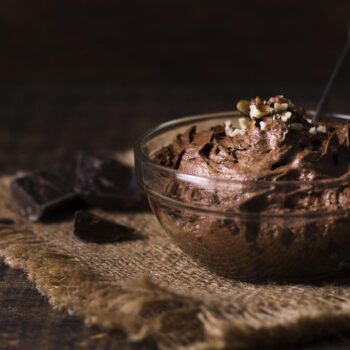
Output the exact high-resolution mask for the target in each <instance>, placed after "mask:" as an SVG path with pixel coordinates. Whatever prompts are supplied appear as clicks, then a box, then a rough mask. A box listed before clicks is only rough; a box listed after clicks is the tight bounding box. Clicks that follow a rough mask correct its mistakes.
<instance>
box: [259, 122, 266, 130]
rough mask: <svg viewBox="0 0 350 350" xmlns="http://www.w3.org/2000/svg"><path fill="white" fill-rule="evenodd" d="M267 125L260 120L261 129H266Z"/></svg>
mask: <svg viewBox="0 0 350 350" xmlns="http://www.w3.org/2000/svg"><path fill="white" fill-rule="evenodd" d="M266 126H267V124H266V123H265V122H260V129H261V130H265V129H266Z"/></svg>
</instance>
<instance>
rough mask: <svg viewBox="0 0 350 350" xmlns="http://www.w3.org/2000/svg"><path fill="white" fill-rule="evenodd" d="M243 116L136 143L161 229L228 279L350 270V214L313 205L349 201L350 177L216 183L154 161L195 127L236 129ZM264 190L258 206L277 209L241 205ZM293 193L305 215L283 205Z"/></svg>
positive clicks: (162, 130)
mask: <svg viewBox="0 0 350 350" xmlns="http://www.w3.org/2000/svg"><path fill="white" fill-rule="evenodd" d="M238 117H239V116H238V114H237V113H233V112H222V113H215V114H206V115H198V116H193V117H187V118H182V119H176V120H173V121H170V122H167V123H164V124H162V125H159V126H158V127H156V128H154V129H152V130H150V131H149V132H147V133H146V134H145V135H144V136H143V137H142V138H141V140H140V141H139V142H137V144H136V146H135V165H136V174H137V180H138V183H139V185H140V187H141V188H142V189H143V190H144V191H145V192H146V194H147V196H148V199H149V203H150V205H151V208H152V210H153V213H154V214H155V216H156V217H157V219H158V220H159V222H160V224H161V226H162V227H163V228H164V229H165V231H166V232H167V233H168V234H169V235H170V236H171V237H172V238H173V240H174V241H175V242H176V243H177V244H178V246H179V247H180V248H181V249H182V250H183V251H184V252H186V253H187V254H188V255H190V256H191V257H193V258H194V259H196V260H197V261H199V262H201V263H202V264H204V265H205V266H207V267H208V268H210V269H211V270H214V271H215V272H216V273H218V274H221V275H224V276H226V277H229V278H237V279H242V280H254V281H259V280H260V281H266V280H286V281H289V280H293V281H294V280H303V279H310V278H311V279H315V278H316V279H319V278H324V277H327V278H328V277H332V276H334V275H336V274H338V273H340V272H343V271H344V270H350V268H349V267H350V229H349V227H350V226H349V224H350V217H349V214H350V208H349V207H344V206H343V207H340V206H333V207H332V208H331V209H329V208H328V207H327V208H323V209H322V210H321V211H313V210H312V209H311V207H309V206H308V203H309V202H310V201H312V200H315V198H317V196H319V195H322V194H323V193H324V192H325V191H329V190H330V193H333V194H332V195H337V196H344V195H349V191H350V179H349V178H341V179H340V178H339V179H332V180H318V181H310V182H300V181H279V182H276V181H275V182H273V181H232V180H217V179H211V178H205V177H198V176H193V175H189V174H185V173H182V172H180V171H176V170H172V169H169V168H166V167H163V166H160V165H157V164H155V163H154V162H152V160H151V159H152V155H153V154H154V153H155V152H156V151H157V150H159V149H160V148H161V147H162V146H166V145H168V144H169V143H171V142H172V140H173V138H174V137H175V136H176V135H177V134H179V133H182V132H183V131H185V130H186V129H187V128H188V127H190V126H192V125H196V126H197V130H201V129H208V128H209V127H211V126H214V125H218V124H220V123H223V122H224V121H225V120H227V119H230V120H232V121H233V124H234V123H235V122H237V120H238ZM257 192H261V193H262V194H263V195H262V196H259V197H258V199H257V200H260V201H261V200H262V201H264V200H267V198H268V200H269V201H270V202H271V201H272V202H273V201H276V203H277V202H278V203H279V205H278V206H276V208H278V209H270V210H264V209H263V210H260V211H259V210H257V207H258V206H257V205H254V199H253V200H252V203H251V205H250V206H243V207H242V206H239V205H238V203H240V202H239V199H241V198H242V197H243V196H245V197H250V196H252V198H253V197H255V196H253V195H254V194H256V193H257ZM291 193H293V196H296V197H295V198H297V199H298V200H300V199H303V203H305V207H304V208H303V209H298V210H295V209H293V208H291V206H290V204H288V200H282V199H283V198H290V196H291ZM265 194H266V196H265ZM284 195H286V196H284ZM293 196H292V198H294V197H293ZM281 198H282V199H281ZM338 199H339V198H338ZM281 200H282V204H283V205H282V206H281ZM330 200H331V199H330ZM256 204H259V206H260V207H263V206H261V205H260V204H261V203H256Z"/></svg>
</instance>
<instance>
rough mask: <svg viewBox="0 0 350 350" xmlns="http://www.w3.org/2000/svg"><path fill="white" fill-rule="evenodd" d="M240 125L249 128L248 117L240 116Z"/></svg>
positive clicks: (242, 127)
mask: <svg viewBox="0 0 350 350" xmlns="http://www.w3.org/2000/svg"><path fill="white" fill-rule="evenodd" d="M238 123H239V126H240V127H241V129H247V127H248V119H247V118H239V119H238Z"/></svg>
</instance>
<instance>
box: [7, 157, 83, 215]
mask: <svg viewBox="0 0 350 350" xmlns="http://www.w3.org/2000/svg"><path fill="white" fill-rule="evenodd" d="M75 164H76V162H73V161H71V160H69V161H68V160H67V161H62V162H61V163H56V164H54V165H53V166H51V167H50V168H47V169H45V170H41V171H37V172H34V173H31V174H29V175H27V176H23V177H20V178H17V179H15V180H14V181H12V183H11V186H10V187H11V192H12V196H13V198H14V200H15V202H16V205H17V209H18V212H19V213H20V214H21V215H23V216H25V217H27V218H28V219H29V220H32V221H38V220H42V219H46V218H47V217H48V216H50V215H51V214H54V213H57V212H61V211H62V210H63V209H65V208H66V207H68V206H71V205H73V204H74V203H76V202H77V201H78V197H77V195H76V194H75V192H74V179H75V167H76V165H75Z"/></svg>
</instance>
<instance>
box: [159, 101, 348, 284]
mask: <svg viewBox="0 0 350 350" xmlns="http://www.w3.org/2000/svg"><path fill="white" fill-rule="evenodd" d="M237 110H238V112H239V114H240V116H237V117H236V118H232V120H227V121H226V122H224V123H222V124H218V125H216V126H213V127H210V128H208V129H204V130H199V126H196V125H194V126H191V127H190V128H189V129H188V130H187V131H185V132H184V133H182V134H179V135H177V136H176V137H175V139H174V140H173V142H172V143H171V144H169V145H168V146H166V147H163V148H161V149H159V150H158V151H157V152H156V153H155V154H154V155H153V161H154V162H155V163H157V164H159V165H162V166H165V167H168V168H171V169H175V170H178V171H179V172H180V173H185V174H189V175H195V176H198V177H202V178H208V179H211V180H219V181H217V186H216V185H214V188H212V187H213V185H212V183H213V181H211V188H209V187H208V186H207V187H205V186H204V187H200V186H199V185H194V184H191V183H190V182H186V181H182V180H179V179H177V178H176V177H175V178H173V179H170V180H168V182H166V183H164V184H163V189H162V192H163V194H164V195H166V196H168V197H172V198H175V199H176V200H178V201H180V202H183V203H184V204H186V205H189V206H192V207H201V208H204V209H209V210H215V211H216V212H221V213H223V215H225V213H228V214H230V215H229V218H228V219H227V218H226V219H225V218H224V219H219V218H213V217H210V216H207V217H205V216H198V217H197V216H196V215H193V214H190V213H187V212H186V211H185V210H183V211H179V210H178V211H176V212H174V211H173V212H172V213H170V211H167V210H165V209H164V208H161V207H159V208H155V209H156V210H158V216H159V217H161V216H162V218H161V219H162V220H161V221H163V225H168V226H169V227H168V230H173V231H174V232H175V231H176V226H177V227H179V226H180V227H181V231H180V230H179V231H178V233H174V236H175V238H176V239H177V240H178V242H179V244H180V246H182V247H183V248H184V249H185V250H187V251H190V252H191V253H193V251H197V252H198V254H197V253H195V255H198V257H199V259H200V260H201V261H202V262H204V263H205V264H207V265H209V266H211V267H213V266H215V267H214V268H215V269H216V270H219V272H221V273H223V274H226V275H229V276H231V277H232V276H237V275H238V276H239V275H242V273H241V272H242V271H243V275H245V276H248V277H249V278H250V277H253V276H254V278H255V277H256V276H257V275H259V276H260V277H262V276H264V275H266V276H268V277H271V276H272V277H273V276H274V277H281V276H283V277H284V276H289V275H290V276H297V275H300V273H301V271H300V269H302V273H303V274H305V275H312V274H313V273H318V272H319V273H320V274H322V273H328V272H330V271H335V270H341V269H342V268H343V267H344V266H346V265H348V263H347V260H348V259H347V257H346V255H347V254H349V251H350V238H348V230H349V229H348V227H349V219H348V216H347V214H344V211H347V210H348V209H349V208H350V185H349V178H350V152H349V150H350V132H349V125H348V124H347V123H341V122H337V121H326V122H318V123H314V122H313V121H312V119H311V117H310V115H308V114H307V113H306V112H305V110H304V109H303V108H299V107H296V106H295V105H294V104H293V103H292V102H291V100H289V99H287V98H285V97H284V96H281V95H280V96H274V97H271V98H270V99H268V100H262V99H261V98H259V97H256V98H254V99H251V100H241V101H239V102H238V104H237ZM221 180H227V181H221ZM214 183H215V181H214ZM334 212H337V213H338V212H343V214H344V215H340V216H339V217H338V216H334V215H333V214H330V213H334ZM242 213H243V214H244V213H247V214H253V215H254V214H255V215H263V214H267V215H272V216H274V215H279V214H280V215H290V214H292V215H297V216H296V217H294V219H293V220H292V219H290V217H288V218H287V217H286V216H284V217H282V218H278V217H277V218H276V219H272V218H271V219H269V220H268V219H266V220H265V219H259V218H258V217H255V218H254V219H247V218H244V219H243V218H242V217H241V216H239V215H238V216H234V214H242ZM310 214H312V215H314V216H313V218H311V217H310V218H309V217H308V215H310ZM232 215H233V216H232ZM317 216H319V217H318V218H316V217H317ZM264 220H265V221H264ZM171 227H172V228H171ZM232 237H235V238H232ZM276 242H277V243H276ZM204 246H205V251H204V250H203V247H204ZM218 250H222V255H225V253H224V252H225V251H227V252H226V253H227V254H226V255H227V256H226V260H225V264H224V265H225V266H221V265H222V261H220V258H217V257H215V256H216V254H215V252H217V251H218ZM238 250H239V251H238ZM243 254H244V255H243ZM252 254H253V255H254V259H251V260H249V259H248V258H247V256H250V257H252ZM281 254H283V259H282V260H280V261H279V263H277V258H276V257H277V256H278V255H281ZM313 254H314V255H313ZM231 255H235V256H234V257H233V256H231ZM239 259H241V261H240V262H238V260H239ZM296 259H297V260H296ZM210 260H211V261H210ZM244 261H246V263H245V264H242V262H244ZM249 261H250V262H249ZM320 263H323V264H324V265H323V266H322V268H320V266H319V264H320ZM283 264H284V268H282V267H281V265H283ZM317 266H318V267H317ZM239 269H240V271H239V272H238V270H239Z"/></svg>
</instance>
